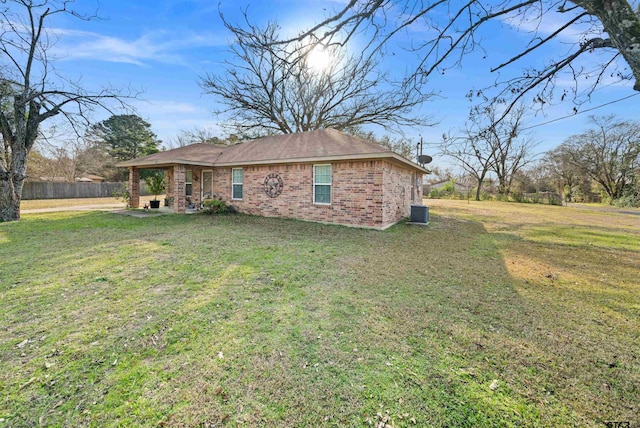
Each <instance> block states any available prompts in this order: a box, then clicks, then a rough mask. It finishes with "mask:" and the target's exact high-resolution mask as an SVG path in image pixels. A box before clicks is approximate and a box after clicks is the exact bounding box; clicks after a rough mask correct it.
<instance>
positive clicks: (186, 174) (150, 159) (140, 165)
mask: <svg viewBox="0 0 640 428" xmlns="http://www.w3.org/2000/svg"><path fill="white" fill-rule="evenodd" d="M222 151H223V148H222V147H219V146H214V145H211V144H204V143H198V144H192V145H189V146H185V147H180V148H178V149H173V150H167V151H164V152H159V153H154V154H152V155H149V156H145V157H142V158H138V159H132V160H129V161H124V162H120V163H119V164H118V165H117V166H118V167H121V168H128V169H129V186H128V188H129V196H130V199H129V204H130V206H131V207H132V208H139V207H140V171H142V170H144V169H156V170H164V174H165V192H166V198H165V199H166V200H165V204H164V205H165V206H166V207H168V208H171V209H172V210H173V212H176V213H181V214H182V213H186V212H188V211H189V210H197V209H199V208H200V207H201V204H202V201H203V200H206V199H211V198H214V195H213V165H214V162H215V161H216V159H217V158H218V157H219V156H220V154H221V153H222Z"/></svg>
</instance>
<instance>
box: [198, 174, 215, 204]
mask: <svg viewBox="0 0 640 428" xmlns="http://www.w3.org/2000/svg"><path fill="white" fill-rule="evenodd" d="M206 199H213V171H211V170H209V171H202V198H201V199H200V200H201V201H205V200H206Z"/></svg>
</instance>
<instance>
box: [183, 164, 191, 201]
mask: <svg viewBox="0 0 640 428" xmlns="http://www.w3.org/2000/svg"><path fill="white" fill-rule="evenodd" d="M184 185H185V189H184V193H185V195H186V196H191V195H192V191H193V171H189V170H187V172H186V177H185V180H184Z"/></svg>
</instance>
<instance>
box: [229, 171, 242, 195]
mask: <svg viewBox="0 0 640 428" xmlns="http://www.w3.org/2000/svg"><path fill="white" fill-rule="evenodd" d="M234 171H240V173H241V175H242V176H241V179H240V181H239V182H236V181H233V180H234V174H233V173H234ZM243 181H244V171H242V168H231V199H232V200H234V201H241V200H242V196H244V185H243V183H242V182H243ZM234 186H240V189H241V190H240V193H242V196H241V197H239V198H236V195H235V192H234Z"/></svg>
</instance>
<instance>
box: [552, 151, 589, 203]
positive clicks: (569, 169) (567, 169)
mask: <svg viewBox="0 0 640 428" xmlns="http://www.w3.org/2000/svg"><path fill="white" fill-rule="evenodd" d="M572 151H573V149H572V147H571V146H570V145H569V144H567V143H562V144H560V145H559V146H558V147H556V148H554V149H553V150H550V151H548V152H546V153H545V154H544V155H543V158H542V168H543V170H544V171H545V173H546V174H547V175H548V176H549V177H550V179H551V180H552V181H553V183H554V185H555V188H556V191H557V192H558V193H561V194H563V195H564V198H565V200H566V201H567V202H576V201H581V200H583V201H588V197H589V194H590V193H591V177H589V176H588V175H587V174H586V173H585V172H584V170H583V169H581V168H580V167H579V166H578V165H576V164H575V163H574V162H573V161H572V154H571V152H572Z"/></svg>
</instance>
